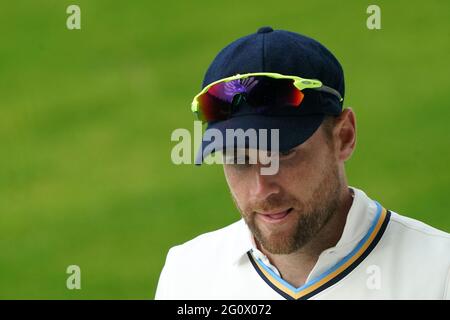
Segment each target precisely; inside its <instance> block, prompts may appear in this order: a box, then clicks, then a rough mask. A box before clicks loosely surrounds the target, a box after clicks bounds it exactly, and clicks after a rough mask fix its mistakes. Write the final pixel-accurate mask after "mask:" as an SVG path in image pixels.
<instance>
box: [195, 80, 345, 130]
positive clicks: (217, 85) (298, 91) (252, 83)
mask: <svg viewBox="0 0 450 320" xmlns="http://www.w3.org/2000/svg"><path fill="white" fill-rule="evenodd" d="M304 89H313V90H317V91H321V92H325V93H329V94H332V95H334V96H335V97H337V98H338V99H339V102H342V101H343V98H342V97H341V95H340V93H339V92H338V91H337V90H335V89H333V88H330V87H328V86H326V85H323V84H322V82H320V81H319V80H316V79H304V78H300V77H297V76H286V75H282V74H279V73H271V72H255V73H246V74H237V75H235V76H232V77H227V78H224V79H220V80H217V81H214V82H212V83H210V84H209V85H207V86H206V87H205V88H203V90H202V91H201V92H200V93H199V94H197V95H196V96H195V97H194V100H193V101H192V106H191V110H192V112H193V113H194V114H195V115H196V117H197V119H198V120H201V121H202V122H214V121H223V120H226V119H228V118H229V117H230V116H231V115H232V113H233V111H235V110H236V109H237V107H238V106H239V105H240V104H241V103H243V102H244V101H245V102H246V103H248V104H249V105H251V106H254V107H265V108H279V107H294V108H298V107H299V106H300V105H301V103H302V101H303V98H304V94H303V92H302V90H304Z"/></svg>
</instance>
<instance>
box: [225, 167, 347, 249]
mask: <svg viewBox="0 0 450 320" xmlns="http://www.w3.org/2000/svg"><path fill="white" fill-rule="evenodd" d="M326 168H327V169H326V171H325V172H323V174H322V180H321V181H319V183H318V184H317V186H316V187H315V188H314V190H313V192H312V196H311V198H310V199H307V200H303V201H301V200H299V199H297V198H296V197H294V196H292V195H287V194H284V195H273V196H270V197H268V198H267V199H265V201H264V202H259V203H254V204H250V205H249V206H247V208H246V209H244V210H242V209H241V208H239V206H238V205H237V201H236V199H235V198H234V197H233V200H234V202H235V204H236V206H237V207H238V209H239V210H240V211H241V215H242V216H243V218H244V220H245V222H246V224H247V226H248V227H249V229H250V231H251V232H252V234H253V236H254V237H255V240H257V242H258V243H259V244H260V245H262V247H263V248H264V249H266V250H267V251H268V252H270V253H272V254H290V253H293V252H295V251H297V250H299V249H301V248H302V247H304V246H305V245H306V244H307V243H308V242H310V240H311V239H313V238H314V237H315V236H317V234H318V233H319V232H320V231H321V230H322V228H323V227H324V226H325V225H326V224H327V223H328V221H329V220H330V219H331V218H332V217H333V215H334V214H336V212H337V210H338V208H339V203H340V192H341V180H340V179H339V176H338V167H337V164H336V163H329V164H328V165H327V166H326ZM287 205H289V207H291V208H294V209H293V210H291V212H290V213H289V215H295V218H296V219H295V220H294V223H293V224H291V225H288V226H286V227H283V228H273V229H267V228H264V225H263V226H260V225H259V224H258V219H257V216H258V214H257V213H256V212H255V211H271V209H272V208H280V207H281V208H286V207H287ZM246 212H247V213H246ZM290 218H294V217H290Z"/></svg>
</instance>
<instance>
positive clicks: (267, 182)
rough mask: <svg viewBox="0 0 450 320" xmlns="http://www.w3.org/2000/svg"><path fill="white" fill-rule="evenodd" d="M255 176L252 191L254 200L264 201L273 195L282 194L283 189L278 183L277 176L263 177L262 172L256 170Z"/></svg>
mask: <svg viewBox="0 0 450 320" xmlns="http://www.w3.org/2000/svg"><path fill="white" fill-rule="evenodd" d="M254 175H255V177H254V184H253V187H252V189H251V190H250V194H251V196H252V198H254V199H256V200H264V199H266V198H268V197H269V196H271V195H272V194H277V193H280V191H281V188H280V185H279V184H278V183H277V178H276V175H261V172H260V170H256V172H255V173H254Z"/></svg>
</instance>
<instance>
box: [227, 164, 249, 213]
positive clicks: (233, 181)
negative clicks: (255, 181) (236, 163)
mask: <svg viewBox="0 0 450 320" xmlns="http://www.w3.org/2000/svg"><path fill="white" fill-rule="evenodd" d="M224 173H225V178H226V180H227V184H228V187H229V188H230V191H231V194H232V195H233V197H234V199H235V200H236V201H237V202H238V204H239V206H240V207H242V200H243V199H246V198H248V191H249V190H250V184H249V181H248V178H246V177H245V174H243V173H242V172H240V171H238V170H235V169H232V168H228V167H226V166H224Z"/></svg>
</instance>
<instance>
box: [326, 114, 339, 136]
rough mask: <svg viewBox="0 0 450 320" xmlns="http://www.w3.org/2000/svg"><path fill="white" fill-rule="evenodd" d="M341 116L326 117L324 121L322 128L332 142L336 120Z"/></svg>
mask: <svg viewBox="0 0 450 320" xmlns="http://www.w3.org/2000/svg"><path fill="white" fill-rule="evenodd" d="M338 117H339V116H336V115H329V114H327V115H325V118H324V119H323V121H322V128H323V130H324V132H325V135H326V137H327V139H328V140H329V141H330V142H331V140H332V139H333V129H334V125H335V124H336V120H337V118H338Z"/></svg>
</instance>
